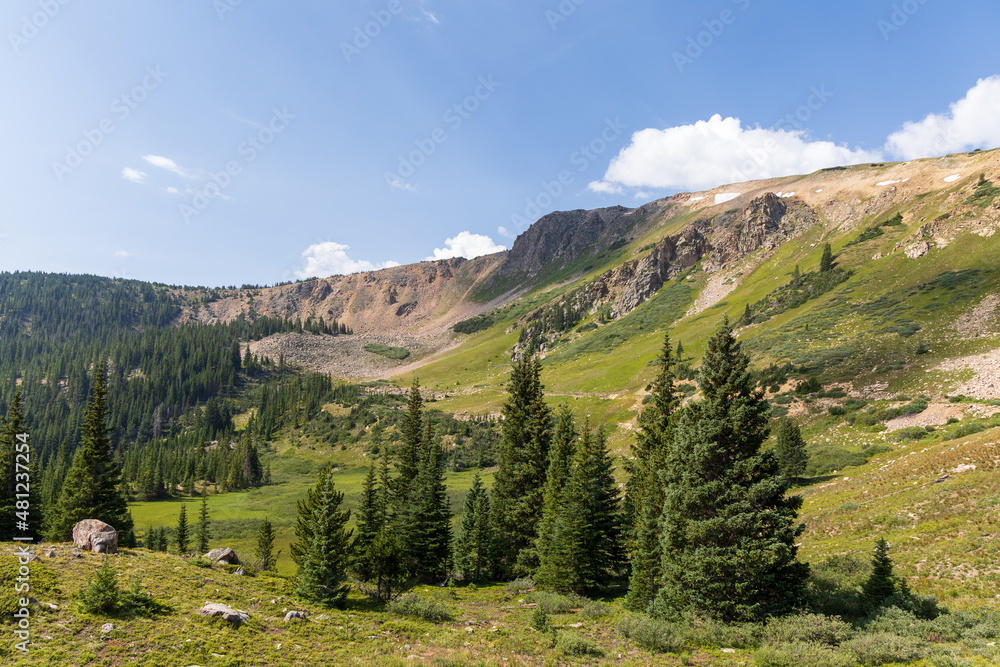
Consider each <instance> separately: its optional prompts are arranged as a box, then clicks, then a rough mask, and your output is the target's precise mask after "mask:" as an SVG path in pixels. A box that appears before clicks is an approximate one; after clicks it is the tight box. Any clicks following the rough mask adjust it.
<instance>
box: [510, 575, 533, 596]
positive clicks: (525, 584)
mask: <svg viewBox="0 0 1000 667" xmlns="http://www.w3.org/2000/svg"><path fill="white" fill-rule="evenodd" d="M534 587H535V582H534V581H532V580H531V578H530V577H521V578H520V579H515V580H514V581H508V582H507V585H506V586H504V588H506V589H507V591H508V592H510V593H523V592H525V591H530V590H532V589H533V588H534Z"/></svg>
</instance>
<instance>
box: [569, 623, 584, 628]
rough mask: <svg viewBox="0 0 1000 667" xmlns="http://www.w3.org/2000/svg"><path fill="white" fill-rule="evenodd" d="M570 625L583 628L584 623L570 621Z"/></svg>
mask: <svg viewBox="0 0 1000 667" xmlns="http://www.w3.org/2000/svg"><path fill="white" fill-rule="evenodd" d="M569 627H571V628H582V627H583V623H570V624H569Z"/></svg>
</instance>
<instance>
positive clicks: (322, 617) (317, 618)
mask: <svg viewBox="0 0 1000 667" xmlns="http://www.w3.org/2000/svg"><path fill="white" fill-rule="evenodd" d="M328 618H330V617H329V616H327V615H326V614H320V615H319V616H317V617H316V620H317V621H325V620H326V619H328Z"/></svg>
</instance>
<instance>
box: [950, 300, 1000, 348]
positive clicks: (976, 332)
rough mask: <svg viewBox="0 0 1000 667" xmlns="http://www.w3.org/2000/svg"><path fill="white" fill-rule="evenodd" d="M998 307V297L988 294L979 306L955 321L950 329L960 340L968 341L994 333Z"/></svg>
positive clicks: (999, 301)
mask: <svg viewBox="0 0 1000 667" xmlns="http://www.w3.org/2000/svg"><path fill="white" fill-rule="evenodd" d="M998 305H1000V295H997V294H990V295H989V296H987V297H986V298H984V299H983V300H982V301H980V302H979V305H978V306H976V307H975V308H974V309H973V310H972V311H971V312H969V313H966V314H965V315H962V316H961V317H959V318H958V319H957V320H955V323H954V324H952V325H951V327H950V328H951V329H953V330H954V331H956V332H957V333H958V337H959V339H961V340H970V339H972V338H978V337H979V336H982V335H984V334H991V333H995V332H996V330H997V326H996V319H997V317H996V316H997V306H998Z"/></svg>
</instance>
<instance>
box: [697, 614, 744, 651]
mask: <svg viewBox="0 0 1000 667" xmlns="http://www.w3.org/2000/svg"><path fill="white" fill-rule="evenodd" d="M688 624H689V625H690V627H691V630H690V633H691V639H692V640H693V641H694V642H695V643H696V644H698V645H699V646H711V647H715V648H727V647H728V648H753V647H755V646H757V645H759V644H760V636H761V631H762V627H761V626H760V625H758V624H756V623H723V622H722V621H717V620H715V619H712V618H708V619H700V618H698V619H693V620H692V621H689V623H688Z"/></svg>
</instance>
